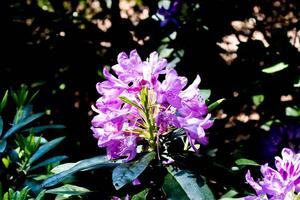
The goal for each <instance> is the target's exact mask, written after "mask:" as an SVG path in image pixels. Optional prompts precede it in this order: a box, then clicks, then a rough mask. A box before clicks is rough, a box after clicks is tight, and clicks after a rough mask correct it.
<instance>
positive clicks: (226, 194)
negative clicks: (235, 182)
mask: <svg viewBox="0 0 300 200" xmlns="http://www.w3.org/2000/svg"><path fill="white" fill-rule="evenodd" d="M237 194H238V192H237V191H236V190H234V189H231V190H229V191H228V192H226V193H225V194H223V195H222V196H221V199H222V198H231V197H234V196H235V195H237Z"/></svg>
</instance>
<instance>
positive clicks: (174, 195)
mask: <svg viewBox="0 0 300 200" xmlns="http://www.w3.org/2000/svg"><path fill="white" fill-rule="evenodd" d="M168 171H169V173H168V175H167V176H166V177H165V182H164V185H163V189H164V191H165V192H166V194H167V199H168V200H177V199H180V200H214V199H215V198H214V195H213V194H212V192H211V190H210V189H209V187H208V186H207V185H206V183H205V181H204V180H203V179H202V178H201V177H200V176H196V175H195V174H193V173H191V172H190V171H187V170H179V171H176V172H175V171H172V170H171V169H168Z"/></svg>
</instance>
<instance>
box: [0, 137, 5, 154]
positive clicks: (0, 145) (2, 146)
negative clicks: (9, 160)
mask: <svg viewBox="0 0 300 200" xmlns="http://www.w3.org/2000/svg"><path fill="white" fill-rule="evenodd" d="M6 145H7V142H6V140H0V153H3V152H4V151H5V149H6Z"/></svg>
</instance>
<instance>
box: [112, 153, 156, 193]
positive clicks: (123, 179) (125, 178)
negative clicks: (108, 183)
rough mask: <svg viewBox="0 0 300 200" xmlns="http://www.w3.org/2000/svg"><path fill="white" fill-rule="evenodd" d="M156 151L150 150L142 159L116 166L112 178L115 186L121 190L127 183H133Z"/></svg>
mask: <svg viewBox="0 0 300 200" xmlns="http://www.w3.org/2000/svg"><path fill="white" fill-rule="evenodd" d="M155 155H156V153H155V152H150V153H148V154H146V155H145V156H144V157H142V158H141V159H140V160H137V161H133V162H128V163H122V164H120V165H119V166H118V167H116V168H115V169H114V171H113V174H112V180H113V184H114V186H115V188H116V189H117V190H119V189H120V188H122V187H123V186H124V185H126V184H127V183H131V182H132V181H133V180H134V179H136V178H137V177H138V176H139V175H140V174H141V173H142V172H143V171H144V170H145V169H146V168H147V166H148V165H149V163H150V162H151V161H152V160H153V159H154V158H155Z"/></svg>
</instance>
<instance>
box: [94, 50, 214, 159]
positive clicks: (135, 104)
mask: <svg viewBox="0 0 300 200" xmlns="http://www.w3.org/2000/svg"><path fill="white" fill-rule="evenodd" d="M166 66H167V61H166V60H165V59H161V58H159V56H158V53H156V52H153V53H151V54H150V56H149V58H148V59H147V60H146V61H142V59H141V58H140V56H139V55H138V53H137V51H136V50H133V51H131V52H130V54H129V56H128V55H126V53H124V52H123V53H120V54H119V55H118V64H116V65H114V66H113V67H112V70H113V72H114V74H115V75H113V74H112V73H110V72H109V69H108V68H104V69H103V74H104V76H105V78H106V79H107V80H105V81H103V82H100V83H98V84H97V86H96V88H97V91H98V93H99V94H100V95H101V97H100V98H99V99H98V100H97V102H96V107H94V108H93V109H94V110H95V112H97V113H98V115H96V116H95V117H94V118H93V120H92V128H91V129H92V130H93V132H94V137H95V138H97V139H98V145H99V147H106V149H107V155H108V157H109V158H110V159H117V158H122V157H125V158H126V160H125V161H129V160H132V159H133V158H134V157H135V156H136V153H137V143H138V142H139V141H142V140H145V141H148V143H147V144H148V146H149V147H148V150H149V151H151V150H156V147H157V146H156V145H158V142H157V141H158V137H159V136H160V135H165V134H168V133H170V132H172V131H173V130H175V129H177V128H182V129H184V130H185V132H186V134H187V137H188V139H189V142H190V144H191V146H192V147H193V148H194V149H195V150H197V148H196V147H195V144H196V143H201V144H206V143H207V138H206V136H205V131H204V130H205V129H207V128H209V127H210V126H211V125H212V120H211V119H210V114H207V112H208V111H207V106H206V105H205V102H204V100H203V98H201V96H200V90H199V88H198V85H199V83H200V77H199V75H197V77H196V79H195V80H194V82H193V83H192V84H191V85H190V86H188V87H186V86H187V82H188V80H187V78H186V77H183V76H178V74H177V72H176V70H175V69H168V68H166ZM162 78H164V80H162V81H161V79H162Z"/></svg>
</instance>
